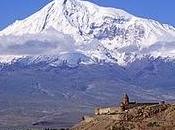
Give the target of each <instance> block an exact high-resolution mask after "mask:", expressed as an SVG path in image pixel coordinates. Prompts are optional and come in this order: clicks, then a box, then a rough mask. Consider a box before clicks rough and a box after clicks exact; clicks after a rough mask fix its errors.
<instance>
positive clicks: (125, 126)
mask: <svg viewBox="0 0 175 130" xmlns="http://www.w3.org/2000/svg"><path fill="white" fill-rule="evenodd" d="M174 129H175V105H174V104H173V105H170V104H164V105H151V106H147V105H144V106H138V107H134V108H131V109H129V110H128V111H125V112H124V113H123V114H122V115H121V116H120V117H119V116H118V114H111V115H96V116H93V117H89V118H86V120H84V121H82V122H81V123H80V124H78V125H76V126H74V128H72V130H174Z"/></svg>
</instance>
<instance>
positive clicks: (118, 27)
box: [0, 0, 175, 127]
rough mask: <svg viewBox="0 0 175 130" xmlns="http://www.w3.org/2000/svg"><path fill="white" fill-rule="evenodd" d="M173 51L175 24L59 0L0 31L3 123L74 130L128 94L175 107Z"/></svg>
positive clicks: (0, 120)
mask: <svg viewBox="0 0 175 130" xmlns="http://www.w3.org/2000/svg"><path fill="white" fill-rule="evenodd" d="M174 51H175V28H174V27H172V26H170V25H164V24H160V23H158V22H156V21H154V20H148V19H142V18H138V17H135V16H133V15H131V14H129V13H127V12H125V11H123V10H120V9H114V8H104V7H100V6H98V5H95V4H92V3H90V2H88V1H80V0H64V1H63V0H54V1H52V2H51V3H49V4H48V5H46V6H45V7H44V8H43V9H41V10H40V11H38V12H36V13H35V14H33V15H32V16H30V17H28V18H26V19H24V20H20V21H17V22H15V23H14V24H12V25H10V26H9V27H7V28H6V29H4V30H2V31H1V32H0V103H1V104H2V105H0V125H4V126H6V125H8V124H11V125H13V126H14V125H24V126H25V125H29V126H30V125H32V123H34V124H35V123H36V124H38V122H39V124H40V123H41V124H42V122H46V124H47V123H48V125H51V126H58V127H62V126H65V127H69V126H72V125H73V124H74V123H75V122H76V121H77V120H78V119H80V118H81V115H84V114H86V113H92V111H93V110H94V107H96V106H104V105H105V106H106V105H111V104H113V105H115V104H117V103H118V102H119V100H120V99H119V97H120V95H121V94H122V93H125V92H128V93H129V94H130V96H131V97H132V98H133V100H141V101H143V100H144V101H160V100H168V101H174V100H175V98H174V95H175V91H174V90H175V88H174V84H175V78H174V77H175V76H174V74H175V62H174V56H175V55H174V54H175V53H174ZM75 113H76V116H75ZM63 120H64V121H67V122H62V121H63Z"/></svg>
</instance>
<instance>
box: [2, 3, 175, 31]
mask: <svg viewBox="0 0 175 130" xmlns="http://www.w3.org/2000/svg"><path fill="white" fill-rule="evenodd" d="M50 1H52V0H0V30H2V29H3V28H5V27H6V26H7V25H9V24H11V23H13V22H14V21H15V20H16V19H24V18H26V17H27V16H29V15H31V14H33V13H34V12H36V11H38V10H39V9H40V8H41V7H43V6H44V5H46V4H47V3H49V2H50ZM89 1H92V2H94V3H97V4H99V5H102V6H110V7H116V8H121V9H124V10H126V11H127V12H129V13H131V14H134V15H136V16H141V17H146V18H152V19H155V20H158V21H160V22H162V23H168V24H171V25H173V26H175V0H89Z"/></svg>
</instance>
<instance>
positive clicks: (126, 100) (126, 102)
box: [122, 93, 129, 106]
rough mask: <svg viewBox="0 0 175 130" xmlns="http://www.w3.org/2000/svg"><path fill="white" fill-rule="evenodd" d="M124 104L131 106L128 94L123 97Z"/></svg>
mask: <svg viewBox="0 0 175 130" xmlns="http://www.w3.org/2000/svg"><path fill="white" fill-rule="evenodd" d="M122 103H123V104H124V105H125V106H128V105H129V97H128V95H127V94H126V93H125V94H124V96H123V100H122Z"/></svg>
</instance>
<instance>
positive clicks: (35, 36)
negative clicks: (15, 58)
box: [0, 0, 175, 65]
mask: <svg viewBox="0 0 175 130" xmlns="http://www.w3.org/2000/svg"><path fill="white" fill-rule="evenodd" d="M58 32H59V33H61V34H60V35H61V36H60V35H59V34H58ZM63 34H66V35H67V37H70V38H67V37H65V36H64V35H63ZM0 36H1V39H0V41H1V46H5V45H4V44H7V43H4V42H8V43H9V44H10V45H7V46H9V48H8V47H5V48H4V49H1V51H5V53H6V54H7V53H8V51H9V53H12V52H13V51H15V50H14V49H13V48H18V46H20V45H21V46H22V47H20V48H21V49H20V48H19V50H20V51H19V52H18V55H20V54H19V53H20V52H21V51H22V52H21V53H24V54H25V55H31V52H30V50H29V48H31V49H32V50H33V51H36V52H35V53H36V54H37V55H40V54H43V53H44V54H48V52H47V51H46V50H48V49H49V52H50V51H56V52H55V53H56V55H58V54H59V53H61V52H68V53H69V52H70V48H71V51H76V52H77V51H78V53H81V54H82V53H83V55H86V56H88V57H90V58H92V59H98V60H105V61H110V62H115V63H116V62H117V63H118V64H120V65H125V64H126V63H127V62H130V61H133V60H134V59H135V57H142V56H143V55H152V56H154V57H158V56H161V57H167V56H169V57H174V49H173V48H174V44H175V43H174V41H175V38H174V37H175V28H174V27H172V26H170V25H166V24H160V23H159V22H157V21H154V20H150V19H142V18H138V17H135V16H133V15H131V14H129V13H127V12H125V11H123V10H120V9H114V8H105V7H100V6H97V5H95V4H92V3H90V2H88V1H80V0H54V1H52V2H51V3H49V4H48V5H47V6H45V7H44V8H43V9H41V10H40V11H38V12H37V13H35V14H33V15H32V16H30V17H28V18H26V19H24V20H20V21H16V22H15V23H14V24H12V25H10V26H9V27H7V28H6V29H4V30H2V31H1V32H0ZM9 36H10V38H9ZM2 37H3V38H2ZM21 37H22V38H21ZM58 39H64V41H62V40H58ZM67 39H71V40H70V41H68V42H69V43H68V44H66V47H67V48H64V47H62V46H61V45H63V43H61V45H60V44H58V42H59V43H60V42H65V40H66V41H67ZM14 42H15V43H14ZM31 42H32V43H31ZM33 42H35V43H33ZM45 42H52V44H49V43H45ZM17 43H18V44H17ZM71 43H72V44H71ZM13 44H15V45H13ZM16 44H17V45H16ZM60 46H61V47H60ZM64 46H65V45H64ZM69 46H71V47H69ZM36 47H37V48H39V49H36ZM26 48H28V49H26ZM33 48H34V49H33ZM46 48H47V49H46ZM56 48H59V50H56ZM73 48H74V49H73ZM24 54H22V55H24ZM32 54H33V53H32ZM10 55H14V54H10ZM15 55H16V54H15Z"/></svg>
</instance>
